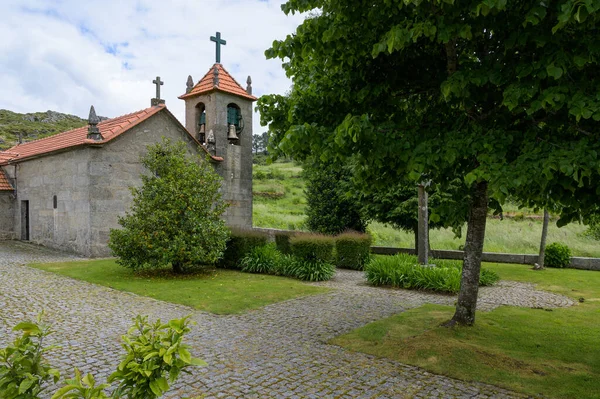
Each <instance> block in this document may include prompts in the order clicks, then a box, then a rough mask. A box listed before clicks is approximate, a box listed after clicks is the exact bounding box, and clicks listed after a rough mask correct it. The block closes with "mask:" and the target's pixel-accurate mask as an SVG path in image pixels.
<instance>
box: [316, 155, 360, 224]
mask: <svg viewBox="0 0 600 399" xmlns="http://www.w3.org/2000/svg"><path fill="white" fill-rule="evenodd" d="M304 177H305V179H306V192H305V194H306V226H307V227H308V229H309V230H310V231H314V232H316V233H321V234H339V233H341V232H343V231H346V230H354V231H358V232H363V233H364V232H365V230H366V228H367V224H366V222H365V220H364V218H363V216H362V214H361V206H360V204H359V203H358V202H357V201H356V199H355V198H354V197H352V196H350V194H351V177H352V172H351V170H350V169H349V168H348V167H340V166H337V165H334V164H332V163H324V162H319V161H318V160H315V159H310V160H307V161H306V162H305V163H304Z"/></svg>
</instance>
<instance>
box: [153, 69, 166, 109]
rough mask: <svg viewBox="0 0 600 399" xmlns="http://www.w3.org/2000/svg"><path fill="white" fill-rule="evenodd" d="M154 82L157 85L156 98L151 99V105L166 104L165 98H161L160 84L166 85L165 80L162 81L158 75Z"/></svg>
mask: <svg viewBox="0 0 600 399" xmlns="http://www.w3.org/2000/svg"><path fill="white" fill-rule="evenodd" d="M152 83H154V84H155V85H156V98H153V99H151V100H150V105H151V106H155V105H160V104H164V103H165V100H161V99H160V86H162V85H164V84H165V82H161V81H160V76H157V77H156V79H154V80H153V81H152Z"/></svg>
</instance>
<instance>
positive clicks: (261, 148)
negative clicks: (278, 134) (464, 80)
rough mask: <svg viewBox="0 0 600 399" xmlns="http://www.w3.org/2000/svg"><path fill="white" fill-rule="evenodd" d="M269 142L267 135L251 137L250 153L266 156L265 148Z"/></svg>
mask: <svg viewBox="0 0 600 399" xmlns="http://www.w3.org/2000/svg"><path fill="white" fill-rule="evenodd" d="M268 142H269V133H268V132H263V133H262V134H254V135H252V151H254V154H259V153H260V154H266V153H267V146H268Z"/></svg>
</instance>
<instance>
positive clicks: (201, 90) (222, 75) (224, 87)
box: [179, 64, 257, 101]
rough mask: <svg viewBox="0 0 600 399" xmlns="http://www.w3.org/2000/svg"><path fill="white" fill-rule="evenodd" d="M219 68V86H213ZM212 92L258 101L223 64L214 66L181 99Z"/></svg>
mask: <svg viewBox="0 0 600 399" xmlns="http://www.w3.org/2000/svg"><path fill="white" fill-rule="evenodd" d="M215 67H217V69H218V71H219V85H218V86H215V85H214V84H213V77H214V72H213V71H214V69H215ZM211 91H222V92H225V93H229V94H233V95H236V96H240V97H244V98H247V99H249V100H252V101H256V100H257V98H256V97H254V96H253V95H251V94H248V93H246V90H244V89H243V88H242V86H240V84H239V83H238V82H237V81H236V80H235V79H234V78H233V76H231V75H230V74H229V72H227V70H225V68H223V65H221V64H214V65H213V66H212V67H210V69H209V70H208V72H207V73H206V75H204V77H203V78H202V79H200V81H199V82H198V83H197V84H196V86H194V87H193V88H192V90H190V92H189V93H186V94H182V95H181V96H179V98H181V99H184V98H188V97H193V96H196V95H198V94H205V93H210V92H211Z"/></svg>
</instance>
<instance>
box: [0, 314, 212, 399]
mask: <svg viewBox="0 0 600 399" xmlns="http://www.w3.org/2000/svg"><path fill="white" fill-rule="evenodd" d="M189 324H190V321H189V317H184V318H182V319H173V320H171V321H169V322H168V323H167V324H162V323H161V322H160V320H157V321H156V322H155V323H154V324H150V323H148V318H147V317H142V316H138V317H137V318H136V319H135V324H134V326H132V327H131V328H130V329H129V331H128V333H127V334H126V335H124V336H123V341H124V343H123V348H124V349H125V350H126V352H127V354H126V355H125V356H124V359H123V361H122V362H121V363H120V364H119V366H118V368H117V371H115V372H114V373H113V374H112V375H111V376H110V377H109V378H108V381H109V382H113V381H116V382H117V387H116V388H115V389H114V390H112V394H111V395H110V396H108V394H107V390H108V389H110V388H111V384H110V383H106V384H99V385H96V380H95V379H94V376H93V375H92V374H87V375H86V376H85V377H82V376H81V373H80V371H79V370H78V369H75V376H74V377H73V378H70V379H65V381H64V386H63V387H61V388H60V389H58V390H57V391H56V392H55V393H54V395H52V399H107V398H109V397H110V398H113V399H125V398H126V399H154V398H158V397H160V396H162V394H164V393H165V392H167V391H168V389H169V385H170V384H172V383H173V382H175V380H176V379H177V378H178V376H179V374H180V373H181V372H182V371H185V370H186V369H187V368H189V367H190V366H205V365H206V363H205V362H204V361H202V360H200V359H197V358H193V357H192V356H191V354H190V352H189V350H188V347H187V345H185V344H184V343H183V336H184V335H185V334H187V333H188V332H190V328H189ZM13 330H14V331H22V332H23V335H22V336H21V337H20V338H17V339H16V340H15V341H14V343H13V344H12V345H9V346H8V347H6V348H4V349H0V398H2V399H41V398H42V393H43V392H44V391H45V390H47V388H48V386H47V383H48V382H49V381H51V380H53V382H54V383H55V384H56V383H57V382H58V380H59V378H60V374H59V372H58V370H56V369H53V368H51V366H50V365H48V364H46V363H45V362H44V359H43V354H44V353H45V352H47V351H48V350H51V349H53V347H47V348H44V346H43V341H44V338H45V337H47V336H48V335H50V334H51V333H52V331H51V330H50V328H49V327H48V326H46V325H45V324H42V322H41V315H40V316H39V317H38V321H37V323H33V322H22V323H19V324H18V325H17V326H16V327H15V328H14V329H13ZM45 385H46V386H45Z"/></svg>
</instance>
